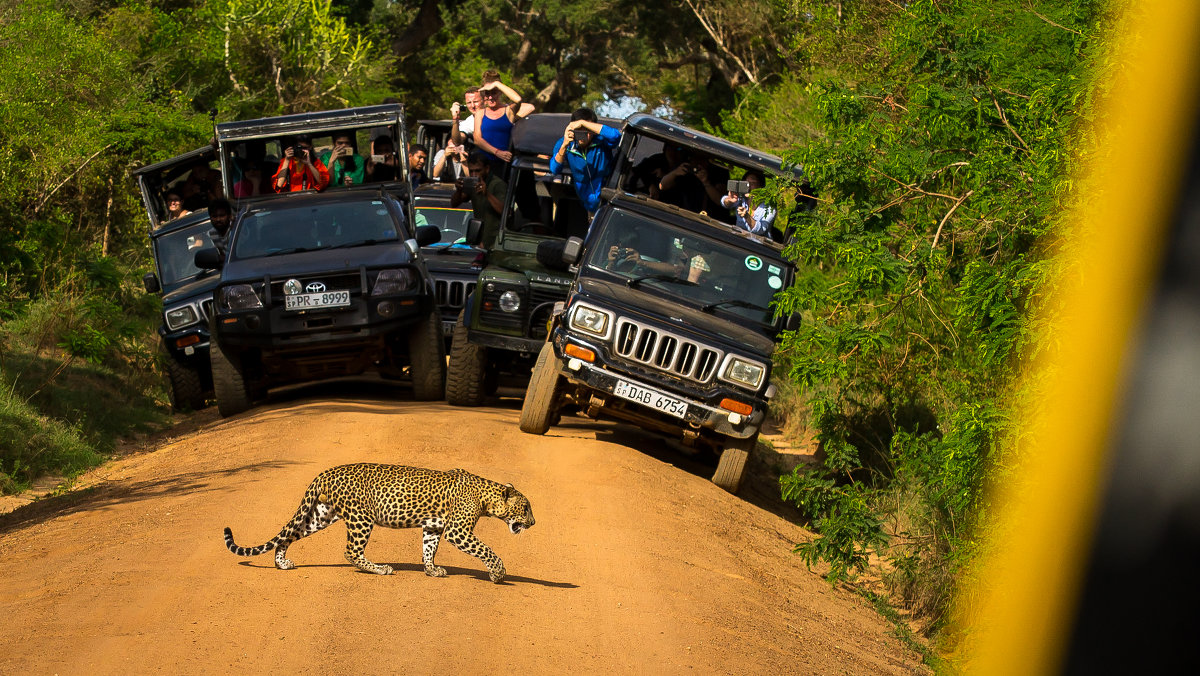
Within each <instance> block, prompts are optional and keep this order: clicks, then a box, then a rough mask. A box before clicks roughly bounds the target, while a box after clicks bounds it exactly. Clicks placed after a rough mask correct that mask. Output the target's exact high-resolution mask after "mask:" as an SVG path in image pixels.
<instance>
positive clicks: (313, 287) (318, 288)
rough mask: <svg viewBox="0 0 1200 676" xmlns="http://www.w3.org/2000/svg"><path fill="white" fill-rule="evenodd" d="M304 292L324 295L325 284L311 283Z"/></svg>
mask: <svg viewBox="0 0 1200 676" xmlns="http://www.w3.org/2000/svg"><path fill="white" fill-rule="evenodd" d="M304 290H305V291H307V292H308V293H323V292H324V291H325V282H309V283H308V285H307V286H305V287H304Z"/></svg>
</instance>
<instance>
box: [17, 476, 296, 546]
mask: <svg viewBox="0 0 1200 676" xmlns="http://www.w3.org/2000/svg"><path fill="white" fill-rule="evenodd" d="M292 464H295V463H293V462H292V461H287V460H274V461H270V462H261V463H256V464H253V465H243V466H242V467H231V468H229V469H224V470H213V471H209V472H189V473H187V474H179V475H176V476H172V477H167V478H162V479H153V480H149V481H134V482H127V481H123V480H115V481H105V482H103V483H100V484H97V485H95V486H89V487H87V488H84V489H81V490H77V491H71V492H69V493H65V494H63V495H56V496H52V497H47V498H42V499H40V500H36V501H34V502H31V503H29V504H28V505H24V506H22V507H18V508H17V509H14V510H13V511H11V512H9V513H7V514H3V515H0V534H5V533H8V532H10V531H14V530H17V529H19V528H22V527H24V526H27V525H29V524H32V523H35V522H42V521H46V520H49V519H53V518H56V517H60V516H64V515H66V514H74V513H76V512H87V511H92V510H98V509H104V508H105V507H108V506H110V505H115V504H124V503H129V502H139V501H142V500H152V499H155V498H161V497H166V496H170V495H178V494H181V493H195V492H198V491H204V490H207V489H208V486H209V482H210V480H212V479H215V478H218V477H226V476H233V475H239V474H244V473H255V472H262V471H265V470H273V469H277V468H280V467H285V466H287V465H292Z"/></svg>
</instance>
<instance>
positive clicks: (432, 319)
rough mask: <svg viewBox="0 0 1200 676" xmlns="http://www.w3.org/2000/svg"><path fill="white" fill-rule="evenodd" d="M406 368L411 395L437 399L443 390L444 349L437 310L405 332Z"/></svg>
mask: <svg viewBox="0 0 1200 676" xmlns="http://www.w3.org/2000/svg"><path fill="white" fill-rule="evenodd" d="M408 360H409V361H408V372H409V373H410V374H412V382H413V399H416V400H417V401H437V400H439V399H441V398H442V397H443V396H445V393H446V353H445V347H444V345H443V343H442V318H441V316H440V315H438V313H437V311H436V310H435V311H433V312H431V313H429V316H428V317H427V318H426V319H425V321H423V322H421V323H420V324H418V325H417V326H416V327H415V328H413V330H412V333H410V334H409V335H408Z"/></svg>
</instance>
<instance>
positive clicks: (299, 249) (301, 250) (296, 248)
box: [263, 246, 316, 258]
mask: <svg viewBox="0 0 1200 676" xmlns="http://www.w3.org/2000/svg"><path fill="white" fill-rule="evenodd" d="M305 251H316V249H310V248H308V247H303V246H294V247H292V248H290V249H280V250H279V251H272V252H270V253H268V254H263V258H270V257H271V256H282V255H284V254H294V253H304V252H305Z"/></svg>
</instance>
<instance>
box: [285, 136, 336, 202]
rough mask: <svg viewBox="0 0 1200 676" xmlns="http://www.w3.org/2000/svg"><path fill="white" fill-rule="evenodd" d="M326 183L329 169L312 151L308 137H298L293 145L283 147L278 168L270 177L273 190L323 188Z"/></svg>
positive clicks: (294, 190) (293, 190) (327, 183)
mask: <svg viewBox="0 0 1200 676" xmlns="http://www.w3.org/2000/svg"><path fill="white" fill-rule="evenodd" d="M327 185H329V169H328V168H326V166H325V163H323V162H321V158H319V157H317V155H316V153H314V152H313V149H312V144H311V143H309V141H308V139H299V140H297V141H296V144H295V145H293V146H289V147H287V148H286V149H284V151H283V159H282V160H280V161H279V168H278V169H276V170H275V175H274V176H272V177H271V187H272V188H273V189H274V190H275V192H298V191H300V190H324V189H325V186H327Z"/></svg>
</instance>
